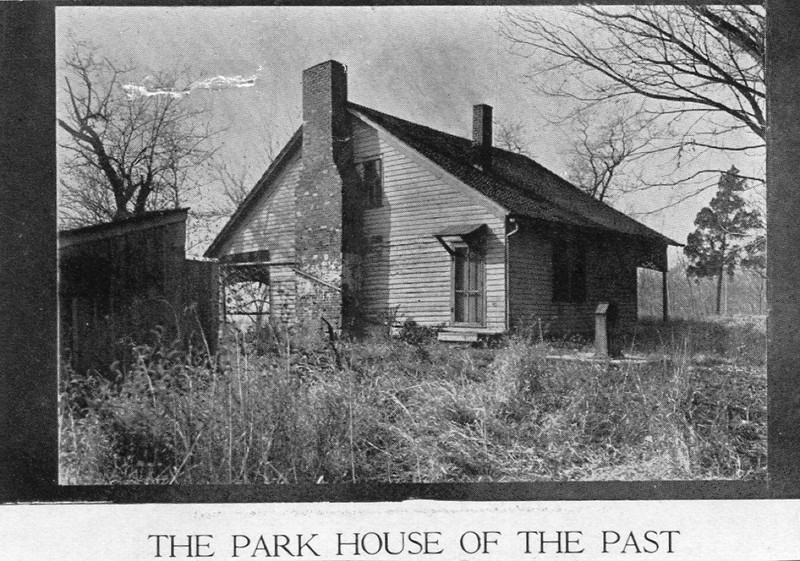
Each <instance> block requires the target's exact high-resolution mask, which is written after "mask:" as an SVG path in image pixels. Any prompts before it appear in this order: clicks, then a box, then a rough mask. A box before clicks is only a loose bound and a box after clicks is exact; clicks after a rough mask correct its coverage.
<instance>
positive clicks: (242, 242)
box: [223, 155, 301, 261]
mask: <svg viewBox="0 0 800 561" xmlns="http://www.w3.org/2000/svg"><path fill="white" fill-rule="evenodd" d="M300 170H301V160H300V157H299V156H297V155H296V156H294V157H293V158H292V159H291V160H290V161H289V162H287V164H286V167H284V169H283V170H282V171H281V173H280V174H279V175H278V177H277V178H275V180H274V181H273V183H272V186H271V187H270V191H269V192H268V193H267V194H266V196H263V197H262V198H261V200H260V201H259V202H258V204H257V205H256V207H255V208H254V209H253V210H252V211H251V212H250V214H249V215H248V216H247V217H245V220H244V221H243V223H242V225H241V226H240V227H239V228H238V229H237V231H236V233H235V234H234V235H233V236H232V237H231V239H230V241H229V242H228V243H227V244H226V245H225V248H224V250H223V253H225V254H231V253H242V252H247V251H257V250H264V249H268V250H269V257H270V260H271V261H282V260H290V259H293V258H294V221H295V216H294V214H295V213H294V210H295V208H294V207H295V187H296V186H297V182H298V180H299V177H300Z"/></svg>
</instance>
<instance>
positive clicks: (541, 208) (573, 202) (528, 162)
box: [205, 103, 681, 257]
mask: <svg viewBox="0 0 800 561" xmlns="http://www.w3.org/2000/svg"><path fill="white" fill-rule="evenodd" d="M348 106H349V108H350V109H351V110H354V111H356V112H357V113H360V114H362V115H363V116H364V117H366V118H367V119H369V120H370V121H373V122H375V123H376V124H378V125H380V126H381V127H383V128H384V129H386V130H387V131H389V132H390V133H391V134H392V135H394V136H395V137H397V138H398V139H400V140H401V141H403V142H405V143H406V144H408V145H409V146H411V147H412V148H413V149H415V150H417V151H418V152H420V153H421V154H422V155H423V156H425V157H426V158H428V159H429V160H431V161H432V162H433V163H435V164H437V165H438V166H440V167H441V168H443V169H444V170H446V171H447V172H448V173H450V174H452V175H454V176H455V177H457V178H458V179H460V180H461V181H463V182H464V183H465V184H467V185H469V186H470V187H472V188H473V189H476V190H477V191H479V192H480V193H482V194H484V195H485V196H487V197H488V198H489V199H491V200H493V201H494V202H496V203H497V204H499V205H500V206H502V207H504V208H505V209H507V210H508V211H509V212H510V213H511V214H515V215H519V216H527V217H530V218H534V219H540V220H546V221H550V222H556V223H562V224H569V225H572V226H580V227H584V228H594V229H601V230H606V231H612V232H617V233H620V234H627V235H631V236H637V237H643V238H648V239H650V240H654V241H658V242H661V243H665V244H669V245H681V244H679V243H678V242H675V241H673V240H671V239H669V238H667V237H666V236H663V235H661V234H659V233H658V232H656V231H655V230H653V229H651V228H648V227H647V226H645V225H644V224H642V223H640V222H637V221H636V220H634V219H633V218H631V217H629V216H627V215H626V214H623V213H622V212H619V211H618V210H616V209H614V208H612V207H610V206H608V205H607V204H605V203H603V202H601V201H598V200H597V199H595V198H594V197H592V196H590V195H588V194H586V193H584V192H583V191H581V190H580V189H578V188H577V187H575V186H574V185H572V184H571V183H570V182H569V181H566V180H565V179H562V178H561V177H559V176H558V175H556V174H555V173H553V172H551V171H550V170H548V169H547V168H545V167H543V166H541V165H539V164H537V163H536V162H534V161H533V160H532V159H530V158H528V157H527V156H523V155H521V154H514V153H512V152H508V151H507V150H502V149H500V148H496V147H494V148H492V165H491V169H490V170H482V169H480V168H478V167H476V166H475V165H473V163H472V157H471V155H472V141H471V140H469V139H466V138H462V137H459V136H454V135H452V134H447V133H445V132H441V131H437V130H435V129H432V128H430V127H426V126H424V125H420V124H417V123H412V122H411V121H406V120H404V119H400V118H398V117H394V116H392V115H388V114H386V113H382V112H380V111H376V110H374V109H370V108H368V107H364V106H363V105H357V104H355V103H348ZM302 133H303V127H302V126H301V127H300V128H299V129H298V130H297V131H296V132H295V133H294V135H293V136H292V138H291V140H289V142H288V143H287V144H286V146H285V147H284V148H283V150H281V153H280V154H278V157H277V158H275V161H273V162H272V164H271V165H270V166H269V168H268V169H267V171H266V172H265V173H264V175H263V176H262V177H261V179H259V181H258V182H257V183H256V185H255V186H254V187H253V189H252V191H251V192H250V193H249V194H248V195H247V197H246V198H245V200H244V202H243V203H242V204H241V205H240V206H239V208H238V209H237V210H236V212H235V213H234V214H233V216H232V217H231V219H230V220H229V221H228V223H227V224H225V227H224V228H223V229H222V231H221V232H220V233H219V235H217V237H216V238H215V239H214V241H213V243H212V244H211V246H210V247H209V248H208V250H207V251H206V253H205V255H206V257H218V255H217V254H218V252H219V251H220V250H221V249H222V245H223V244H224V243H225V241H226V240H227V239H229V238H230V236H231V235H232V234H233V233H234V232H235V231H236V228H237V227H238V224H239V223H241V222H242V221H243V220H244V219H245V217H246V216H247V215H248V214H249V212H250V210H251V209H252V208H253V207H254V206H255V203H256V202H257V201H258V200H259V199H260V198H261V194H262V193H264V192H265V191H267V190H268V189H269V187H270V185H271V181H272V179H273V178H274V177H275V176H276V175H277V174H278V173H279V172H280V170H281V169H282V168H283V166H284V165H285V164H286V162H287V161H288V160H289V158H290V157H291V155H292V154H294V153H295V152H297V151H302Z"/></svg>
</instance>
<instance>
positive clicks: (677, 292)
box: [639, 265, 767, 318]
mask: <svg viewBox="0 0 800 561" xmlns="http://www.w3.org/2000/svg"><path fill="white" fill-rule="evenodd" d="M726 281H727V282H726V283H725V289H724V290H723V297H722V302H723V304H722V315H727V316H736V315H757V314H758V315H760V314H766V313H767V298H766V294H767V290H766V287H767V285H766V279H765V278H764V277H763V276H762V275H761V274H759V273H758V272H755V271H748V270H739V271H736V274H735V275H733V276H732V277H728V278H727V279H726ZM661 282H662V281H661V273H660V272H658V271H652V270H650V269H639V317H660V316H661ZM716 283H717V280H716V279H715V278H701V279H696V278H693V277H692V278H687V276H686V270H685V269H684V267H683V266H682V265H678V266H676V267H673V268H672V269H670V270H669V272H668V273H667V289H668V291H669V315H670V317H672V318H699V317H708V316H713V315H715V314H714V306H715V302H716V294H717V292H716V291H717V285H716Z"/></svg>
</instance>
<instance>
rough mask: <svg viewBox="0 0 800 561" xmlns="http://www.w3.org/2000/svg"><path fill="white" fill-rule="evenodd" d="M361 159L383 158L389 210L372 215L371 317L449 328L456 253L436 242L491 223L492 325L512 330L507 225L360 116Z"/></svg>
mask: <svg viewBox="0 0 800 561" xmlns="http://www.w3.org/2000/svg"><path fill="white" fill-rule="evenodd" d="M353 121H354V124H353V140H354V145H353V151H354V158H355V161H356V162H358V161H363V160H369V159H372V158H375V157H381V158H382V160H383V174H384V177H383V179H384V197H383V206H381V207H379V208H374V209H367V210H366V211H365V217H364V218H365V220H364V229H365V236H366V238H367V240H368V241H369V243H370V246H369V252H368V253H367V255H366V256H365V259H364V268H363V270H364V277H363V278H364V284H363V287H364V301H365V302H364V303H365V307H366V310H367V312H368V313H369V314H370V315H372V316H381V315H383V314H386V313H387V312H389V311H391V310H394V309H397V311H398V315H397V319H398V320H399V321H402V320H404V319H413V320H415V321H416V322H418V323H419V324H421V325H427V326H437V325H441V324H449V323H450V308H451V288H450V282H451V281H450V267H451V258H450V254H449V253H447V251H445V249H444V248H443V247H442V246H441V244H440V243H439V242H438V241H437V240H436V239H435V238H434V237H433V235H434V233H436V232H438V231H441V230H443V229H444V228H446V227H448V226H453V225H458V224H464V223H486V224H487V225H488V226H489V235H488V239H487V243H486V327H487V328H490V329H496V330H498V331H502V330H504V329H505V263H504V261H505V222H504V219H502V218H498V217H496V216H495V215H493V214H492V213H490V212H489V211H488V210H487V209H486V208H484V207H483V206H480V205H479V204H476V203H475V202H474V201H473V199H470V198H469V197H467V196H466V195H465V194H464V193H462V192H461V191H459V190H458V189H457V188H456V187H452V186H449V185H446V184H445V183H444V182H442V181H441V180H439V179H437V178H436V177H435V176H434V175H433V174H432V173H431V172H430V171H428V170H426V169H423V168H421V167H420V166H419V165H418V164H416V163H415V162H414V161H413V160H411V159H410V158H409V157H408V156H406V155H405V154H403V153H401V152H400V151H399V150H398V149H397V148H395V146H394V145H393V144H391V143H390V142H389V141H387V139H386V138H385V136H384V133H382V132H379V131H377V130H375V129H374V128H372V127H370V126H369V125H367V124H365V123H363V122H361V121H360V120H358V119H353Z"/></svg>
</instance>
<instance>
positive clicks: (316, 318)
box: [294, 60, 352, 331]
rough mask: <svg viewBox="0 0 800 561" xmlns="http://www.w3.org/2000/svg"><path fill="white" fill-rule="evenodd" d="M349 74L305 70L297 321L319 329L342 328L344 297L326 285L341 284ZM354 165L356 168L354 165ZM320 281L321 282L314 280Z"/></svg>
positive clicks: (337, 69)
mask: <svg viewBox="0 0 800 561" xmlns="http://www.w3.org/2000/svg"><path fill="white" fill-rule="evenodd" d="M349 137H350V131H349V127H348V119H347V71H346V70H345V67H344V65H342V64H341V63H339V62H336V61H335V60H329V61H327V62H323V63H321V64H317V65H316V66H312V67H311V68H308V69H307V70H305V71H304V72H303V152H302V165H303V167H302V170H301V172H300V177H299V178H298V182H297V185H296V186H295V218H296V221H295V241H294V243H295V266H296V267H297V268H298V269H300V270H301V271H303V273H304V274H305V275H306V276H304V277H300V276H298V277H297V280H296V285H297V288H296V290H297V297H296V303H295V314H296V317H297V321H298V323H299V324H300V325H301V328H302V326H303V325H305V326H308V327H309V328H311V329H312V331H313V330H314V329H318V328H319V325H320V316H322V317H324V318H325V319H326V321H329V322H330V323H331V324H332V325H334V327H336V328H338V327H339V326H340V325H341V317H342V299H341V295H340V294H339V292H337V291H336V290H330V289H326V288H325V286H326V285H324V284H322V283H320V282H319V280H321V281H323V282H324V283H329V284H332V285H334V286H339V285H340V284H341V282H342V274H343V267H344V256H343V252H342V236H343V232H342V230H343V223H342V211H343V193H344V190H345V187H346V185H345V184H346V181H345V178H344V177H343V172H344V171H346V170H347V169H348V165H349V161H350V160H351V159H352V157H351V155H350V144H351V143H350V142H349ZM349 167H352V166H349ZM309 279H319V280H309Z"/></svg>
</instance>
